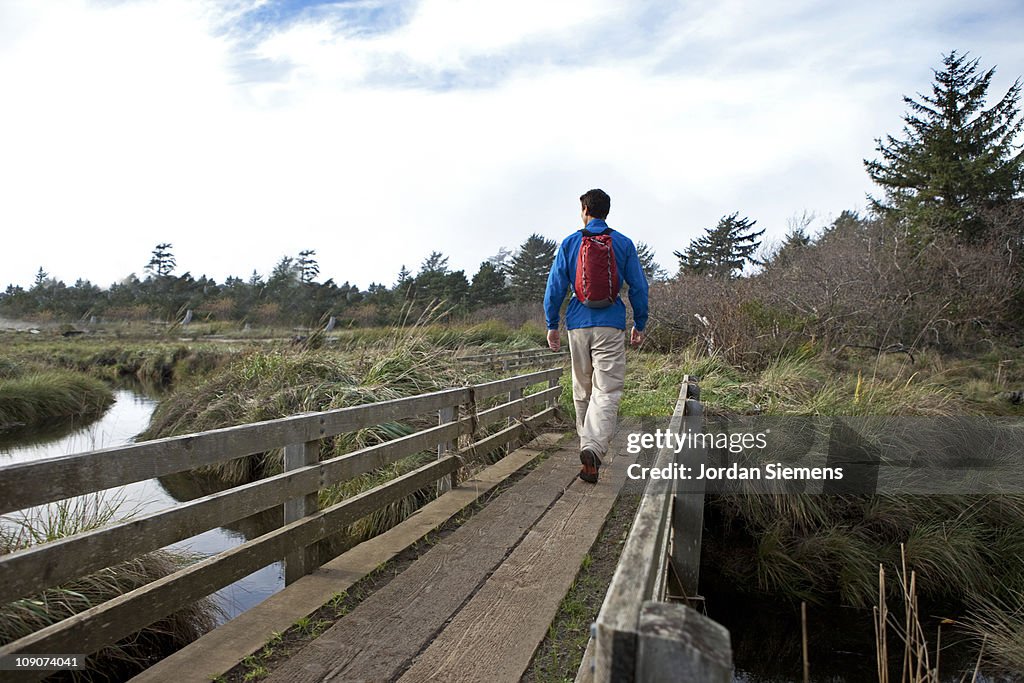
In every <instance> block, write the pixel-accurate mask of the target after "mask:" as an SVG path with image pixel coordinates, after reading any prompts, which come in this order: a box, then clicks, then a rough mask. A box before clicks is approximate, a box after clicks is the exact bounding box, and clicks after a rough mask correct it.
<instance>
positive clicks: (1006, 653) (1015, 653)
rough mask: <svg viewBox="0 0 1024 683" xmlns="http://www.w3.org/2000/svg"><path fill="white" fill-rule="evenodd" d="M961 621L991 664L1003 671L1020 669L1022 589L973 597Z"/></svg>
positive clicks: (1023, 654) (1023, 667) (1023, 658)
mask: <svg viewBox="0 0 1024 683" xmlns="http://www.w3.org/2000/svg"><path fill="white" fill-rule="evenodd" d="M964 625H965V626H966V628H967V631H968V632H969V633H971V634H972V636H973V637H974V640H975V641H976V642H977V643H978V646H979V647H984V651H985V652H986V653H987V655H988V659H989V660H990V661H991V663H992V665H993V666H994V667H996V668H998V669H1001V670H1002V671H1004V672H1006V673H1016V674H1020V672H1022V671H1024V590H1016V591H1013V592H1011V593H1010V594H1009V595H1007V596H1005V597H1001V598H992V597H976V598H974V599H973V600H972V604H971V609H970V611H969V612H968V614H967V618H966V619H965V620H964Z"/></svg>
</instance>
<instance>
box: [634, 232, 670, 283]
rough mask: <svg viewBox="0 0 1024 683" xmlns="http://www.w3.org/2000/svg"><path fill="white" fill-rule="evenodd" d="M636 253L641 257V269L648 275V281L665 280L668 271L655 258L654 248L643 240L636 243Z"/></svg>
mask: <svg viewBox="0 0 1024 683" xmlns="http://www.w3.org/2000/svg"><path fill="white" fill-rule="evenodd" d="M636 255H637V258H639V259H640V269H641V270H643V271H644V275H646V276H647V281H648V282H652V281H654V280H664V279H665V278H666V277H667V276H668V272H667V271H666V270H665V269H664V268H662V267H661V266H660V265H658V263H657V262H656V261H655V260H654V250H653V249H651V247H650V246H649V245H647V244H645V243H643V242H637V243H636Z"/></svg>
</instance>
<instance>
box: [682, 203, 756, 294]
mask: <svg viewBox="0 0 1024 683" xmlns="http://www.w3.org/2000/svg"><path fill="white" fill-rule="evenodd" d="M739 215H740V214H739V212H738V211H737V212H735V213H733V214H732V215H730V216H722V218H721V219H720V220H719V221H718V225H716V226H715V227H714V228H708V230H707V231H706V233H705V234H704V235H703V236H701V237H699V238H697V239H695V240H693V241H691V242H690V246H689V247H687V248H686V252H685V253H684V252H678V251H676V252H673V253H674V254H675V255H676V258H678V259H679V272H680V273H683V272H689V273H697V274H699V275H709V276H711V277H726V278H728V277H733V276H735V275H738V274H739V273H742V272H743V266H744V265H746V264H747V263H752V264H755V265H760V261H758V260H757V259H756V258H754V256H753V254H754V252H756V251H757V249H758V247H760V246H761V241H760V240H758V239H757V238H758V237H760V236H761V235H763V234H764V230H757V231H754V229H753V228H754V225H756V224H757V221H752V220H750V219H749V218H747V217H744V218H739Z"/></svg>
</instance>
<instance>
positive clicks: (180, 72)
mask: <svg viewBox="0 0 1024 683" xmlns="http://www.w3.org/2000/svg"><path fill="white" fill-rule="evenodd" d="M890 4H891V3H890ZM252 6H253V3H244V2H242V3H236V4H234V5H231V6H226V5H223V4H219V3H202V2H199V1H198V0H195V1H193V2H180V1H178V0H138V1H129V2H118V3H92V2H86V1H85V0H66V1H61V2H57V1H56V0H55V1H54V2H48V3H36V2H19V3H13V2H6V3H3V4H2V5H0V97H2V101H3V102H4V105H3V107H0V150H2V156H0V194H2V197H3V199H2V200H0V225H2V226H3V232H4V239H3V248H2V249H0V286H3V285H5V284H6V283H7V282H17V283H20V284H28V283H29V282H30V281H31V278H32V275H33V273H34V272H35V270H36V269H37V268H38V267H39V266H40V265H42V266H43V267H44V268H46V269H47V270H48V271H50V272H51V273H52V274H54V275H56V276H58V277H61V278H64V279H66V280H69V281H70V280H74V279H75V278H76V277H79V276H84V277H88V278H90V279H92V280H94V281H96V282H99V283H101V284H108V283H109V282H111V281H113V280H114V279H118V278H120V277H123V276H124V275H125V274H127V273H128V272H131V271H136V272H141V268H142V266H143V265H144V264H145V262H146V261H147V259H148V256H149V251H150V249H151V248H152V247H153V245H155V244H156V243H158V242H163V241H170V242H172V243H174V245H175V251H176V254H177V257H178V263H179V267H180V268H181V269H182V270H190V271H192V272H193V273H194V274H199V273H206V274H209V275H211V276H214V277H216V278H217V279H221V280H222V279H223V278H224V277H225V276H227V275H229V274H235V275H245V274H247V273H249V272H250V271H251V270H252V269H253V268H256V269H257V270H260V271H261V272H264V273H266V272H267V271H269V269H270V268H271V267H272V265H273V263H274V262H276V261H277V259H278V258H280V256H281V255H283V254H295V253H297V252H298V251H299V250H300V249H304V248H313V249H316V250H317V251H318V256H319V257H320V260H321V273H322V277H323V278H327V277H333V278H335V280H338V281H343V280H350V281H353V282H355V283H357V284H359V285H361V286H364V287H365V286H366V285H368V284H369V283H370V282H371V281H384V282H386V283H391V282H392V281H393V279H394V276H395V274H396V273H397V271H398V268H399V266H400V265H401V264H403V263H404V264H405V265H407V266H409V267H410V268H413V269H415V267H416V266H418V265H419V263H420V262H421V261H422V260H423V258H424V257H425V256H426V255H427V254H428V253H429V252H430V251H432V250H434V249H438V250H441V251H444V252H445V253H447V254H449V255H450V256H451V264H452V265H453V266H454V267H456V268H465V269H466V270H467V271H469V272H468V273H467V274H468V275H472V271H474V270H475V268H476V267H477V265H478V264H479V262H480V261H481V260H482V259H484V258H486V257H487V256H490V255H492V254H494V253H495V252H497V250H498V248H499V247H501V246H507V247H514V246H516V245H517V244H519V243H520V242H522V241H523V239H525V237H526V236H527V235H529V234H530V233H531V232H541V233H544V234H546V235H547V236H549V237H552V238H560V237H561V236H562V235H563V234H565V233H567V232H568V231H569V230H571V229H573V228H574V227H575V222H576V220H577V206H576V201H575V198H576V197H577V196H578V195H579V194H580V193H581V192H582V191H584V190H586V189H588V188H590V187H604V188H605V189H607V190H608V191H609V192H610V193H611V194H612V198H613V212H612V217H611V218H612V223H613V224H615V222H616V221H618V224H619V225H621V226H622V227H623V229H624V230H625V231H626V232H627V233H629V234H630V235H631V236H632V237H634V239H636V240H642V241H645V242H648V243H651V244H652V245H653V246H654V247H655V249H656V251H657V253H658V257H659V260H660V261H662V263H664V264H665V265H670V264H671V262H672V261H673V259H672V256H671V251H672V250H673V249H681V248H683V247H685V245H686V243H687V242H688V241H689V239H691V238H693V237H695V236H696V235H697V234H698V233H699V232H700V230H702V229H703V228H704V227H707V226H709V225H712V224H713V223H714V222H715V221H716V220H717V218H718V217H719V216H721V215H723V214H726V213H731V212H732V211H736V210H738V211H740V212H741V213H743V214H746V215H749V216H750V217H751V218H755V219H758V220H759V226H762V227H766V228H768V230H769V234H774V235H780V234H781V233H782V232H783V231H784V229H785V223H786V219H787V218H788V217H789V216H792V215H793V214H795V213H799V212H801V211H803V210H805V209H807V210H811V211H816V212H818V213H819V214H820V215H828V214H833V215H835V214H838V213H839V211H840V210H842V209H844V208H856V207H857V206H859V205H861V204H862V203H863V195H864V193H865V192H866V191H867V190H868V189H869V184H868V181H867V178H866V175H865V174H864V172H863V168H862V165H861V159H863V158H864V157H866V156H872V154H873V138H874V137H877V136H880V135H883V134H884V133H886V132H897V131H898V129H899V126H900V118H899V117H900V114H901V113H902V111H903V105H902V102H901V101H900V96H901V95H902V94H904V93H913V92H914V91H915V90H922V89H925V88H926V87H927V85H928V82H929V79H930V71H929V69H930V68H931V67H934V66H936V65H937V64H938V62H939V59H940V56H941V53H942V52H945V51H948V50H949V49H952V48H959V49H969V50H971V51H972V52H973V53H974V54H976V55H977V56H980V57H981V58H982V60H983V62H982V63H983V65H984V66H989V65H993V64H997V65H998V66H999V71H998V78H997V83H996V84H994V86H993V91H994V92H997V93H1000V94H1001V93H1002V92H1003V91H1005V88H1006V87H1007V86H1008V85H1009V83H1010V82H1012V80H1013V78H1014V77H1015V76H1017V75H1020V74H1022V73H1024V63H1022V58H1021V57H1020V55H1019V54H1018V51H1017V50H1016V43H1015V40H1014V39H1013V36H1015V35H1017V34H1018V33H1019V31H1018V32H1014V31H1013V30H1012V28H1013V26H1014V25H1015V26H1016V27H1017V28H1020V27H1021V26H1020V25H1021V19H1020V12H1019V11H1016V12H1011V11H1010V9H1008V8H1010V6H1009V5H1006V4H1005V3H997V2H991V3H988V4H987V5H984V4H983V5H982V6H980V7H977V8H975V9H974V10H972V12H973V14H972V15H971V16H972V17H973V18H972V19H971V21H970V24H969V26H967V25H965V26H961V25H960V24H959V23H958V22H959V21H960V19H961V18H962V17H961V14H960V13H961V12H962V10H961V9H959V7H958V4H954V3H952V2H949V1H948V0H944V2H942V3H938V4H936V3H929V4H928V8H929V11H930V12H932V14H930V15H928V17H930V18H928V19H927V23H922V22H923V21H925V20H924V19H923V18H922V17H921V15H922V8H923V7H924V5H923V4H920V3H907V4H906V5H904V4H899V5H898V6H892V7H890V6H889V5H888V4H882V3H880V2H878V3H873V4H872V6H870V7H864V6H861V5H858V6H857V7H856V8H853V7H852V6H851V8H846V9H842V8H838V9H834V8H824V7H823V6H822V5H821V3H811V2H809V1H808V2H794V3H788V4H786V5H782V6H780V5H779V4H778V3H772V4H771V5H770V7H769V6H767V5H764V4H763V3H754V2H741V1H740V0H729V1H728V2H724V3H718V4H716V5H714V6H707V5H703V4H702V5H700V7H699V8H697V7H696V4H691V5H683V6H676V5H661V4H659V3H653V2H651V3H639V4H636V5H626V4H624V3H611V2H603V3H583V2H564V3H562V2H559V3H542V2H540V1H539V0H536V1H534V0H530V1H529V2H520V3H502V2H494V3H484V2H457V1H455V0H424V1H423V2H421V3H419V4H418V5H416V6H413V7H410V9H409V14H408V16H407V18H406V19H407V21H406V23H404V24H402V25H401V26H400V27H398V28H395V29H393V30H386V31H367V30H365V29H366V28H367V27H366V26H361V25H353V24H352V23H346V21H348V22H351V21H353V19H351V16H352V15H351V14H346V13H342V14H340V15H337V14H330V13H325V12H320V13H310V14H300V15H298V16H297V17H295V18H294V19H293V20H291V21H289V22H287V23H283V24H279V25H277V26H262V27H259V29H260V30H259V31H256V30H250V29H251V28H252V27H249V28H248V29H244V30H243V28H242V27H239V24H238V21H240V20H241V19H242V18H244V17H245V16H246V12H247V11H248V10H251V8H252ZM708 7H710V9H707V8H708ZM361 8H362V9H372V8H373V5H372V4H370V3H364V4H363V5H362V6H361ZM627 8H628V9H627ZM855 10H856V11H855ZM346 12H351V10H346ZM360 16H361V17H362V16H363V15H360ZM345 17H350V18H349V19H347V20H346V19H345ZM365 20H366V19H365V17H363V18H362V19H360V21H365ZM1008 26H1009V28H1008ZM1000 79H1001V80H1000Z"/></svg>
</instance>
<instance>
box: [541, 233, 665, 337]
mask: <svg viewBox="0 0 1024 683" xmlns="http://www.w3.org/2000/svg"><path fill="white" fill-rule="evenodd" d="M607 227H608V224H607V223H605V222H604V221H603V220H601V219H600V218H595V219H593V220H592V221H590V222H589V223H587V228H586V229H587V231H588V232H591V233H598V232H601V231H602V230H604V229H606V228H607ZM582 242H583V233H582V232H580V231H577V232H574V233H573V234H571V235H569V236H568V237H566V238H565V239H564V240H562V245H561V246H560V247H559V248H558V255H557V256H555V262H554V263H553V264H551V273H549V274H548V288H547V291H546V292H545V293H544V317H545V318H546V319H547V323H548V329H549V330H557V329H558V321H559V312H560V310H561V308H562V302H563V301H564V300H565V293H566V290H567V289H569V288H571V287H572V283H573V282H575V281H576V259H577V257H578V256H579V253H580V244H582ZM612 251H613V252H615V266H616V269H617V270H618V271H619V287H620V288H621V287H622V282H623V280H625V282H626V284H628V285H629V304H630V305H631V306H632V307H633V326H634V327H636V329H637V330H640V331H641V332H642V331H643V329H644V328H645V327H646V326H647V278H646V276H644V271H643V269H642V268H641V267H640V259H639V258H638V257H637V255H636V247H635V246H633V242H632V241H631V240H630V239H629V238H628V237H626V236H625V235H623V234H622V233H621V232H617V231H614V230H613V231H612ZM565 326H566V328H568V329H570V330H575V329H579V328H581V327H616V328H618V329H620V330H625V329H626V304H624V303H623V302H622V297H617V298H616V300H615V303H614V304H612V305H611V306H609V307H608V308H587V307H586V306H584V305H583V304H581V303H580V302H579V300H578V299H577V298H576V297H575V296H573V297H572V298H571V299H569V308H568V309H567V310H566V312H565Z"/></svg>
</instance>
